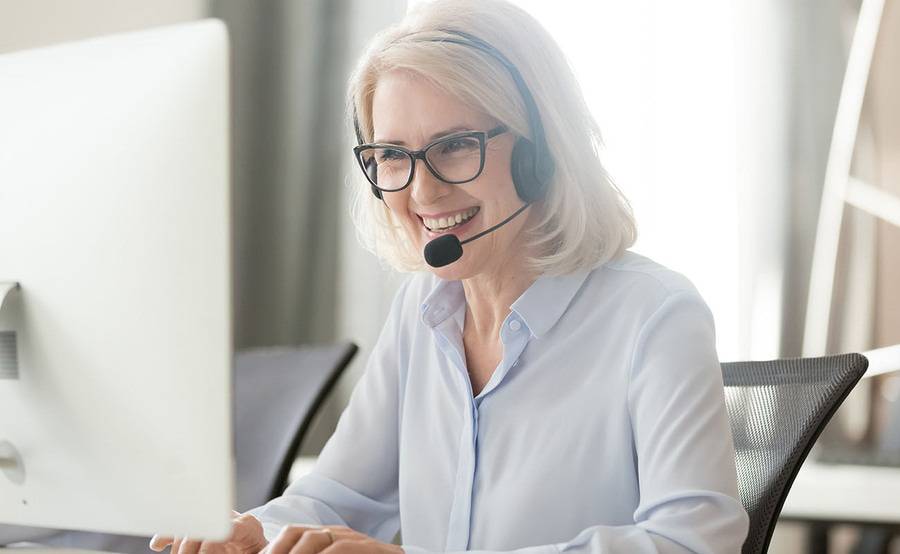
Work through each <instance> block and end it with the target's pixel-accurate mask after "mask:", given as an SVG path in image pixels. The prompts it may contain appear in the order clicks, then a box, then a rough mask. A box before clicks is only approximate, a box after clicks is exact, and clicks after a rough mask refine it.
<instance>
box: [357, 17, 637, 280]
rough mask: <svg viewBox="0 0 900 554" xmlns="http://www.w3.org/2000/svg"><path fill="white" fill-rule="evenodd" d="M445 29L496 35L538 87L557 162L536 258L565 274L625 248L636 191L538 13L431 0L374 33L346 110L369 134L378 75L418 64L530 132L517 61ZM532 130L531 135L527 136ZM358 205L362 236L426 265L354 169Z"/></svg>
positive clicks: (397, 256)
mask: <svg viewBox="0 0 900 554" xmlns="http://www.w3.org/2000/svg"><path fill="white" fill-rule="evenodd" d="M445 30H455V31H463V32H465V33H469V34H471V35H474V36H476V37H478V38H479V39H481V40H483V41H485V42H487V43H489V44H490V45H492V46H493V47H494V48H496V49H497V50H499V51H500V52H502V53H503V55H504V56H506V57H507V58H508V59H509V60H510V61H511V62H512V63H513V64H515V66H516V67H517V68H518V70H519V72H520V73H521V74H522V77H523V79H524V80H525V83H526V85H527V86H528V89H529V90H530V92H531V94H532V96H533V97H534V100H535V103H536V104H537V107H538V111H539V112H540V117H541V122H542V123H543V126H544V133H545V137H546V142H547V144H548V147H549V151H550V154H551V155H552V156H553V159H554V161H555V164H556V172H555V174H554V176H553V179H552V182H551V183H549V186H548V190H547V195H546V197H545V198H544V199H543V200H542V201H540V202H538V203H537V204H535V207H537V208H538V209H539V210H540V212H539V215H540V217H539V218H538V222H537V223H536V224H535V225H534V226H533V227H532V228H531V229H529V230H528V231H527V237H526V240H527V242H528V246H529V247H533V248H529V249H528V251H529V252H541V255H539V256H536V257H530V258H529V259H528V260H527V263H528V264H529V266H530V267H531V268H533V269H535V270H536V271H538V272H539V273H543V274H549V275H561V274H566V273H570V272H573V271H576V270H578V269H582V268H591V267H594V266H596V265H599V264H602V263H604V262H606V261H608V260H610V259H612V258H615V257H617V256H618V255H619V254H621V253H622V252H623V251H624V250H625V249H627V248H629V247H630V246H631V245H632V244H634V242H635V240H636V239H637V228H636V224H635V221H634V215H633V213H632V210H631V206H630V205H629V203H628V200H627V199H626V198H625V196H624V195H623V194H622V193H621V191H620V190H619V189H618V188H617V187H616V186H615V184H614V183H613V181H612V179H611V178H610V176H609V175H608V173H607V172H606V170H605V168H604V167H603V164H602V163H601V161H600V148H601V146H602V140H601V136H600V129H599V127H598V126H597V123H596V121H595V120H594V118H593V116H592V115H591V113H590V110H589V109H588V107H587V104H586V103H585V100H584V97H583V95H582V92H581V88H580V87H579V85H578V82H577V80H576V79H575V76H574V74H573V72H572V70H571V68H570V67H569V64H568V62H567V60H566V58H565V56H564V55H563V53H562V51H561V50H560V49H559V47H558V46H557V44H556V43H555V41H554V40H553V38H552V37H551V36H550V35H549V33H548V32H547V31H546V30H545V29H544V28H543V27H542V26H541V25H540V23H538V22H537V20H535V19H534V18H533V17H532V16H531V15H529V14H528V13H526V12H525V11H524V10H522V9H521V8H519V7H517V6H514V5H513V4H510V3H509V2H506V1H505V0H433V1H431V2H424V3H422V4H420V5H419V6H417V8H416V9H414V10H413V11H411V12H410V13H408V14H407V15H406V17H405V18H404V19H403V20H402V21H400V22H399V23H397V24H395V25H393V26H391V27H389V28H387V29H385V30H384V31H382V32H381V33H379V34H378V35H376V37H375V38H374V39H373V40H372V42H371V43H370V44H369V47H368V49H367V51H366V53H365V54H364V55H363V57H362V58H361V59H360V62H359V65H358V66H357V68H356V71H355V72H354V74H353V76H352V77H351V80H350V87H349V91H348V112H349V113H348V115H349V116H350V117H353V116H354V115H355V117H356V119H357V121H358V125H359V131H360V133H361V135H362V137H363V140H365V141H366V142H371V141H372V137H373V133H374V129H373V128H372V97H373V95H374V93H375V87H376V85H377V83H378V78H379V76H380V75H382V74H383V73H386V72H388V71H392V70H405V71H411V72H414V73H416V74H418V75H421V76H422V77H424V78H426V79H428V80H429V81H431V82H433V83H436V84H438V86H440V87H441V88H442V89H443V90H445V91H447V92H448V93H449V94H451V95H452V96H455V97H456V98H458V99H459V100H460V101H461V102H463V103H464V104H466V105H468V106H471V107H472V108H474V109H477V110H480V111H481V112H483V113H485V114H487V115H489V116H491V117H493V118H494V119H496V120H497V121H499V122H501V123H504V124H506V125H507V127H509V128H510V129H511V130H512V131H513V132H514V133H516V134H517V135H520V136H524V137H529V134H530V129H529V125H528V115H527V111H526V108H525V105H524V102H523V101H522V98H521V95H520V94H519V91H518V89H517V88H516V85H515V82H514V81H513V79H512V77H511V76H510V73H509V71H508V70H507V69H506V68H505V67H504V66H503V65H502V64H501V63H500V62H499V61H497V60H496V59H494V58H493V57H492V56H490V55H488V54H485V53H484V52H482V51H480V50H478V49H476V48H471V47H467V46H462V45H458V44H453V43H450V42H441V41H440V39H441V38H450V37H451V35H448V34H447V32H446V31H445ZM529 138H530V137H529ZM354 175H356V179H354V180H358V181H359V182H357V183H355V184H354V186H353V189H352V192H351V194H352V207H351V214H352V216H353V220H354V223H355V224H356V229H357V234H358V237H359V238H360V241H361V242H362V243H363V245H364V246H365V247H366V248H367V249H369V250H370V251H372V252H373V253H374V254H375V255H376V256H378V257H379V258H381V259H382V260H384V261H386V262H387V263H388V264H389V265H390V266H392V267H394V268H395V269H397V270H399V271H420V270H423V269H426V268H427V266H426V265H425V263H424V261H423V258H422V253H421V252H420V251H418V250H417V249H416V248H415V247H414V245H413V243H412V242H411V241H410V239H409V237H408V236H406V233H405V232H404V230H403V229H402V227H401V225H400V224H399V222H398V221H397V220H396V218H395V217H394V215H393V214H392V212H391V211H390V210H389V209H388V207H387V205H386V204H385V203H384V202H382V201H381V200H379V199H377V198H376V197H375V196H374V195H373V194H372V192H371V186H370V185H369V183H368V181H366V179H365V177H364V176H363V175H362V174H361V172H356V173H355V174H354Z"/></svg>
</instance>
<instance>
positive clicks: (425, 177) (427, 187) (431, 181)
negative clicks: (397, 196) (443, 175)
mask: <svg viewBox="0 0 900 554" xmlns="http://www.w3.org/2000/svg"><path fill="white" fill-rule="evenodd" d="M414 163H415V164H416V166H415V168H414V171H413V180H412V182H411V183H410V184H409V188H410V190H411V191H412V192H411V193H410V194H411V196H412V198H413V200H414V201H415V203H416V205H417V206H430V205H432V204H434V203H435V202H436V201H437V200H439V199H441V198H443V197H444V196H446V195H447V194H450V192H451V191H450V187H452V186H453V185H450V184H448V183H444V182H442V181H441V180H440V179H438V178H437V177H435V176H434V175H433V174H432V173H431V171H429V170H428V167H426V166H425V160H421V159H417V160H415V161H414Z"/></svg>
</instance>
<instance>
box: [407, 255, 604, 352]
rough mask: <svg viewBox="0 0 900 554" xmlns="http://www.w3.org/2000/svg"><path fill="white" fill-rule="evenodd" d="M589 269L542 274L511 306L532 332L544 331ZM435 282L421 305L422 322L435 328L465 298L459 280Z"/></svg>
mask: <svg viewBox="0 0 900 554" xmlns="http://www.w3.org/2000/svg"><path fill="white" fill-rule="evenodd" d="M590 272H591V270H590V269H583V270H578V271H575V272H573V273H569V274H566V275H556V276H549V275H542V276H540V277H538V279H537V280H536V281H535V282H534V283H532V284H531V286H530V287H528V289H527V290H526V291H525V292H524V293H522V295H521V296H520V297H519V298H518V299H517V300H516V301H515V302H513V305H512V306H510V309H511V310H512V311H513V312H515V313H517V314H518V315H519V317H521V318H522V320H523V322H524V323H525V325H526V326H528V329H529V330H530V331H531V334H532V335H534V336H535V337H540V336H542V335H544V334H546V333H547V331H549V330H550V329H551V328H552V327H553V326H554V325H556V322H557V321H559V318H561V317H562V315H563V314H564V313H565V312H566V310H567V309H568V307H569V304H571V303H572V300H573V299H574V298H575V294H577V293H578V291H579V290H580V289H581V286H582V285H583V284H584V281H585V279H587V276H588V275H589V274H590ZM435 281H436V282H435V285H434V287H433V288H432V290H431V292H430V293H429V294H428V296H427V297H426V298H425V300H424V301H423V302H422V305H421V316H422V323H424V324H425V325H427V326H428V327H436V326H437V325H439V324H440V323H441V322H443V321H444V320H445V319H447V318H448V317H450V316H451V315H453V314H455V313H456V312H457V311H458V310H459V309H460V308H461V307H462V306H463V305H464V304H465V301H466V296H465V292H464V291H463V287H462V282H460V281H445V280H443V279H440V278H435Z"/></svg>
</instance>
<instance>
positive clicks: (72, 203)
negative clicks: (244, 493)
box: [0, 20, 234, 539]
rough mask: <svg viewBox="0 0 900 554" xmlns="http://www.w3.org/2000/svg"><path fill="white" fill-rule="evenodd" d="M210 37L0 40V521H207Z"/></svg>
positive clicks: (210, 509)
mask: <svg viewBox="0 0 900 554" xmlns="http://www.w3.org/2000/svg"><path fill="white" fill-rule="evenodd" d="M229 64H230V62H229V47H228V34H227V32H226V29H225V26H224V25H223V24H222V23H221V22H220V21H216V20H208V21H202V22H196V23H189V24H183V25H176V26H172V27H166V28H160V29H153V30H148V31H142V32H136V33H129V34H123V35H117V36H111V37H104V38H99V39H94V40H88V41H83V42H79V43H72V44H66V45H60V46H53V47H48V48H42V49H37V50H31V51H23V52H15V53H11V54H7V55H2V56H0V523H2V524H12V525H25V526H37V527H48V528H57V529H80V530H89V531H102V532H111V533H120V534H131V535H147V536H149V535H152V534H154V533H157V532H158V533H163V534H167V535H189V536H193V537H201V538H208V539H224V538H225V537H226V536H227V535H228V532H229V530H230V527H231V512H230V510H231V507H232V505H233V495H234V467H233V466H234V462H233V459H234V456H233V445H232V404H231V403H232V387H231V382H232V381H231V379H232V373H231V370H232V348H233V346H232V309H231V299H232V283H231V275H232V267H231V184H230V161H229V160H230V149H231V145H230V84H229V73H230V72H229Z"/></svg>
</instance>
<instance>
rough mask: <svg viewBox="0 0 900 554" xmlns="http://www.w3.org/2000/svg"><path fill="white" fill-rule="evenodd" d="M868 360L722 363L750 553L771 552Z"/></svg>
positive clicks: (830, 358)
mask: <svg viewBox="0 0 900 554" xmlns="http://www.w3.org/2000/svg"><path fill="white" fill-rule="evenodd" d="M867 366H868V361H867V360H866V358H865V357H864V356H862V355H860V354H841V355H836V356H825V357H820V358H790V359H782V360H770V361H758V362H757V361H750V362H729V363H723V364H722V374H723V377H724V381H725V403H726V405H727V408H728V417H729V419H730V422H731V431H732V434H733V436H734V446H735V464H736V466H737V474H738V488H739V490H740V495H741V502H742V503H743V505H744V508H746V510H747V513H748V514H749V515H750V530H749V532H748V534H747V540H746V541H745V542H744V547H743V550H742V552H743V553H744V554H759V553H762V552H765V551H766V550H767V549H768V547H769V541H770V540H771V539H772V532H773V531H774V530H775V523H776V521H777V519H778V514H779V513H781V507H782V506H783V505H784V500H785V498H787V494H788V491H789V490H790V488H791V484H792V483H793V481H794V477H796V475H797V471H798V470H799V469H800V466H801V465H802V464H803V460H805V459H806V455H807V454H808V453H809V450H810V448H812V445H813V443H815V441H816V438H817V437H818V436H819V433H821V432H822V429H823V428H824V427H825V424H826V423H828V420H829V419H831V416H832V415H833V414H834V412H835V410H837V408H838V406H840V405H841V403H842V402H843V401H844V399H845V398H846V397H847V394H848V393H849V392H850V390H851V389H852V388H853V386H854V385H856V382H857V381H859V379H860V378H861V377H862V375H863V373H865V371H866V367H867Z"/></svg>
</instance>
